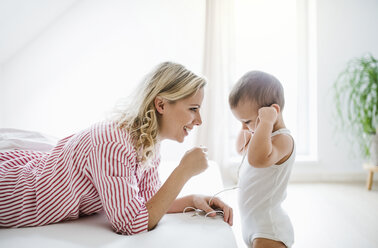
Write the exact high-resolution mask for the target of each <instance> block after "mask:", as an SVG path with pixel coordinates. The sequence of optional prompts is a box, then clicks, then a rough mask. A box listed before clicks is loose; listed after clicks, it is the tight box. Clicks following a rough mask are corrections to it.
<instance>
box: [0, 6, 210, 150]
mask: <svg viewBox="0 0 378 248" xmlns="http://www.w3.org/2000/svg"><path fill="white" fill-rule="evenodd" d="M42 9H43V8H42ZM204 15H205V2H204V1H202V0H183V1H175V0H159V1H155V0H144V1H134V0H128V1H125V0H96V1H89V0H88V1H78V2H77V3H76V4H74V5H73V6H72V7H71V9H70V10H69V11H67V12H66V13H65V14H64V15H63V16H61V17H60V18H59V19H58V20H56V21H55V22H54V23H51V24H50V26H49V28H47V29H46V30H45V31H44V32H43V33H41V34H40V35H39V36H38V37H37V38H36V39H35V40H34V41H33V42H31V43H29V44H28V46H26V47H25V48H24V49H23V50H21V51H19V52H18V53H17V54H16V56H14V57H12V58H11V59H10V60H8V61H7V62H6V63H5V64H4V65H3V67H4V68H3V69H4V70H3V71H4V75H3V76H4V82H2V85H3V87H4V88H3V89H2V93H1V94H2V96H3V97H4V99H3V104H2V105H1V106H0V107H1V111H2V117H1V118H2V122H1V123H0V125H1V127H13V128H21V129H29V130H38V131H43V132H45V133H48V134H51V135H55V136H58V137H64V136H66V135H70V134H71V133H74V132H77V131H79V130H80V129H82V128H86V127H88V126H89V125H90V124H92V123H93V122H97V121H100V120H103V119H104V118H105V117H106V116H107V114H108V113H109V112H111V111H112V108H113V106H114V105H115V103H116V101H117V99H119V98H121V97H127V96H128V95H129V94H130V93H131V91H132V89H134V87H135V85H136V84H137V83H138V82H140V81H141V80H142V78H143V77H144V75H145V74H146V73H148V72H149V71H150V70H151V69H152V68H153V67H154V66H155V65H157V64H158V63H160V62H163V61H166V60H171V61H175V62H179V63H182V64H184V65H185V66H187V67H188V68H189V69H191V70H193V71H194V72H196V73H201V69H202V54H203V42H204V40H203V36H204V26H205V25H204V21H205V16H204ZM62 102H63V103H64V104H62ZM187 143H188V145H187V146H189V143H190V142H187ZM171 145H173V144H171ZM168 146H170V145H168ZM164 150H167V149H164ZM171 153H172V152H170V153H169V152H168V153H167V156H168V157H169V155H170V154H171ZM177 156H178V155H177V154H176V153H175V154H174V156H173V158H176V157H177Z"/></svg>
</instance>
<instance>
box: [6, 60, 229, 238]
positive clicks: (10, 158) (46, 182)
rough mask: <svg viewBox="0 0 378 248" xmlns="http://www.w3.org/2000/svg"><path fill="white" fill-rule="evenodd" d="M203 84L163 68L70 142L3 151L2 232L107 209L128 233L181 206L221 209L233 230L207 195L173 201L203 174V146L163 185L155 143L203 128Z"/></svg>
mask: <svg viewBox="0 0 378 248" xmlns="http://www.w3.org/2000/svg"><path fill="white" fill-rule="evenodd" d="M205 84H206V81H205V79H203V78H201V77H199V76H197V75H195V74H194V73H192V72H191V71H189V70H187V69H186V68H185V67H184V66H182V65H180V64H176V63H171V62H165V63H162V64H160V65H159V66H158V67H157V68H156V69H155V70H154V71H153V72H152V73H151V74H150V75H149V76H148V77H147V78H146V80H145V81H144V82H143V83H142V84H141V87H140V88H139V94H138V95H137V97H136V98H135V99H134V101H132V105H130V106H127V108H125V110H124V111H123V112H122V114H121V115H120V116H118V117H117V118H116V120H114V121H111V122H101V123H97V124H94V125H93V126H91V127H89V128H87V129H85V130H83V131H81V132H78V133H76V134H74V135H71V136H68V137H66V138H64V139H62V140H60V141H59V142H58V143H57V145H56V146H55V147H54V148H53V149H52V150H51V151H49V152H32V151H26V150H12V151H6V152H1V153H0V167H1V168H2V170H1V171H0V199H1V203H0V226H2V227H23V226H41V225H47V224H51V223H56V222H60V221H63V220H69V219H77V218H78V217H79V216H81V215H89V214H93V213H96V212H99V211H100V210H101V209H104V210H105V213H106V216H107V218H108V219H109V221H110V222H111V224H112V226H113V228H114V230H115V231H116V232H118V233H122V234H127V235H132V234H136V233H141V232H145V231H147V230H151V229H153V228H154V227H155V226H156V225H157V223H158V222H159V221H160V219H161V218H162V216H163V215H164V214H165V213H176V212H182V211H183V210H184V208H185V207H193V208H197V209H202V210H204V211H206V212H207V213H209V212H212V211H214V210H213V208H220V209H222V210H223V212H224V221H225V222H227V223H228V224H230V225H231V224H232V222H233V214H232V209H231V208H230V207H229V206H227V205H226V204H225V203H223V202H222V201H221V200H219V199H217V198H215V199H213V200H212V201H211V205H209V203H208V202H209V199H210V197H206V196H199V195H189V196H186V197H182V198H178V199H176V198H177V196H178V194H179V193H180V191H181V189H182V188H183V186H184V185H185V184H186V182H187V181H188V180H189V179H190V178H191V177H193V176H195V175H197V174H200V173H202V172H203V171H204V170H205V169H206V168H207V166H208V161H207V149H206V148H202V147H195V148H193V149H191V150H189V151H188V152H186V154H185V155H184V157H183V158H182V159H181V161H180V163H179V165H178V166H177V167H176V168H175V169H174V170H173V172H172V173H171V175H170V176H169V177H168V179H167V180H166V181H165V183H164V184H163V185H162V186H161V187H160V185H161V183H160V179H159V175H158V165H159V164H160V149H159V148H160V142H161V141H162V140H164V139H172V140H175V141H178V142H182V141H183V140H184V138H185V136H186V135H188V130H190V129H192V128H193V126H194V125H200V124H201V116H200V114H199V112H198V109H199V107H200V106H201V103H202V99H203V87H204V86H205ZM209 216H215V213H210V215H209Z"/></svg>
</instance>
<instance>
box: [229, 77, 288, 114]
mask: <svg viewBox="0 0 378 248" xmlns="http://www.w3.org/2000/svg"><path fill="white" fill-rule="evenodd" d="M242 100H250V101H253V102H256V104H257V105H258V106H259V107H260V108H261V107H268V106H270V105H272V104H274V103H275V104H278V105H279V106H280V108H281V111H282V110H283V108H284V105H285V97H284V89H283V87H282V85H281V83H280V81H279V80H278V79H277V78H276V77H274V76H273V75H271V74H268V73H266V72H262V71H249V72H247V73H246V74H244V75H243V76H242V77H241V78H240V79H239V81H238V82H237V83H236V84H235V86H234V87H233V88H232V90H231V93H230V95H229V98H228V101H229V103H230V106H231V108H235V107H237V106H238V104H239V102H240V101H242Z"/></svg>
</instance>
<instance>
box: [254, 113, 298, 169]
mask: <svg viewBox="0 0 378 248" xmlns="http://www.w3.org/2000/svg"><path fill="white" fill-rule="evenodd" d="M278 111H279V107H278V108H277V110H276V108H274V107H263V108H260V109H259V123H258V126H257V128H256V130H255V133H254V135H253V137H252V139H251V141H250V144H249V147H248V162H249V164H251V165H252V166H254V167H257V168H264V167H268V166H271V165H274V164H277V163H281V162H282V161H281V160H282V159H283V158H284V157H285V156H287V155H289V154H290V153H291V150H292V147H293V140H292V138H291V137H290V136H288V135H277V136H274V137H271V135H272V131H273V126H274V124H275V122H276V120H277V117H278V114H279V113H278Z"/></svg>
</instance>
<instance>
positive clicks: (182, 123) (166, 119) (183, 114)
mask: <svg viewBox="0 0 378 248" xmlns="http://www.w3.org/2000/svg"><path fill="white" fill-rule="evenodd" d="M203 96H204V89H203V88H202V89H200V90H198V91H197V92H196V93H195V94H193V95H191V96H189V97H187V98H184V99H181V100H178V101H176V102H175V103H169V102H167V101H166V100H165V99H157V100H155V107H156V109H157V111H158V112H159V113H160V119H159V125H160V128H159V136H160V139H161V140H163V139H171V140H176V141H178V142H180V143H181V142H183V141H184V138H185V136H187V135H188V134H189V132H190V131H191V130H192V129H193V127H194V126H195V125H198V126H199V125H201V124H202V120H201V115H200V112H199V110H200V107H201V104H202V100H203Z"/></svg>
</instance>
